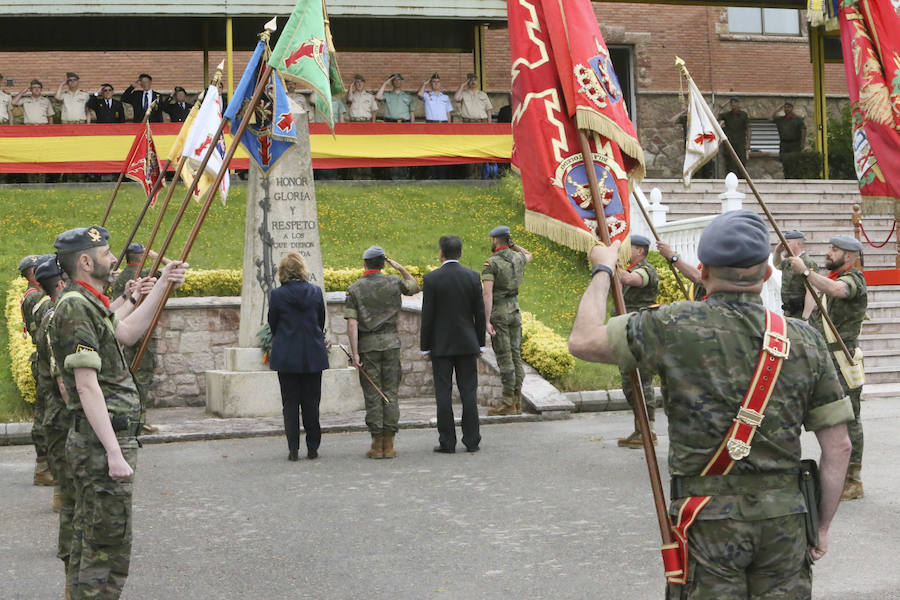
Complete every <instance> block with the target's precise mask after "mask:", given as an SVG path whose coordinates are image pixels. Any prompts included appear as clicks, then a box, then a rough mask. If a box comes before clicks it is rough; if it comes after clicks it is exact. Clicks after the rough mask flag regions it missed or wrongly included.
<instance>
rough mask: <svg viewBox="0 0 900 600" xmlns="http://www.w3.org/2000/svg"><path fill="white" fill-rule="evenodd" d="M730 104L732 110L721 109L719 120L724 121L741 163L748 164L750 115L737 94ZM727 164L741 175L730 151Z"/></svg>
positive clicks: (726, 132)
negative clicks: (743, 108)
mask: <svg viewBox="0 0 900 600" xmlns="http://www.w3.org/2000/svg"><path fill="white" fill-rule="evenodd" d="M729 104H730V105H731V106H730V110H723V111H721V112H720V113H719V120H720V121H722V130H723V131H724V132H725V136H726V137H727V138H728V141H730V142H731V146H732V147H733V148H734V153H735V154H737V155H738V158H740V159H741V163H743V164H747V157H748V152H749V150H750V117H749V116H748V115H747V113H746V112H744V111H743V110H741V99H740V98H738V97H737V96H732V97H731V99H730V100H729ZM725 166H726V168H727V169H728V171H729V172H731V173H734V174H735V175H740V173H741V170H740V168H739V167H738V164H737V163H736V162H734V157H733V156H731V153H730V152H726V154H725Z"/></svg>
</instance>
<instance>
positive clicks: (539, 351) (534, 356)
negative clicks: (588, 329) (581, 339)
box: [522, 312, 575, 379]
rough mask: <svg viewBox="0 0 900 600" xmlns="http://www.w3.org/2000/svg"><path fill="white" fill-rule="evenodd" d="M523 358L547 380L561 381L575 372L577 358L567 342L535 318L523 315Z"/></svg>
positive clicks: (528, 314)
mask: <svg viewBox="0 0 900 600" xmlns="http://www.w3.org/2000/svg"><path fill="white" fill-rule="evenodd" d="M522 358H523V359H524V360H525V362H527V363H528V364H530V365H531V366H532V367H534V368H535V370H536V371H537V372H538V373H540V374H541V375H542V376H543V377H545V378H547V379H559V378H560V377H563V376H564V375H570V374H571V373H572V372H573V371H574V370H575V357H574V356H572V355H571V354H569V345H568V343H567V342H566V340H565V339H564V338H563V337H562V336H560V335H558V334H556V333H555V332H554V331H553V330H552V329H550V328H549V327H547V326H546V325H544V324H543V323H541V322H540V321H538V320H537V319H535V318H534V315H533V314H532V313H530V312H523V313H522Z"/></svg>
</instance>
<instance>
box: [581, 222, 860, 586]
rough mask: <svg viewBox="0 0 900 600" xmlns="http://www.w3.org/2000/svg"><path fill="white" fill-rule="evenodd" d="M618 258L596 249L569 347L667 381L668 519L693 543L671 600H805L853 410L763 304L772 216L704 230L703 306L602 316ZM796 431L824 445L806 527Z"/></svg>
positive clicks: (837, 488)
mask: <svg viewBox="0 0 900 600" xmlns="http://www.w3.org/2000/svg"><path fill="white" fill-rule="evenodd" d="M617 252H618V244H613V246H612V247H610V248H606V247H603V246H596V247H594V248H593V249H592V250H591V253H590V259H591V263H592V264H594V265H595V267H594V275H593V279H592V281H591V283H590V285H589V286H588V289H587V291H586V292H585V294H584V297H583V298H582V300H581V304H580V306H579V307H578V313H577V315H576V317H575V324H574V326H573V329H572V334H571V336H570V338H569V349H570V351H571V352H572V354H574V355H575V356H577V357H579V358H582V359H584V360H589V361H594V362H603V363H611V364H612V363H615V364H618V365H620V366H621V367H623V368H625V369H633V368H635V367H638V368H640V369H641V370H645V369H646V370H649V371H655V372H657V373H659V375H660V377H661V378H662V380H663V381H664V382H665V384H666V385H665V386H664V388H663V389H665V390H666V398H665V403H666V404H665V406H666V410H667V414H668V417H669V446H670V450H669V472H670V473H671V475H672V494H671V495H672V500H671V506H670V515H672V516H673V518H674V520H675V527H676V529H678V530H679V531H681V532H682V533H683V534H684V535H685V536H686V539H687V543H686V544H685V545H683V546H680V547H679V549H678V550H679V556H680V557H681V559H682V563H683V566H684V568H685V569H686V571H687V572H686V574H683V575H675V574H673V575H672V576H671V577H670V580H669V582H670V584H671V585H670V588H669V590H668V592H669V595H668V597H669V598H691V599H694V598H748V597H749V598H761V597H769V596H774V595H777V596H778V597H783V598H809V597H811V595H812V591H811V588H812V581H811V572H810V563H809V561H808V559H807V552H808V551H809V550H811V556H812V557H813V558H814V559H818V558H821V557H822V556H823V555H824V554H825V552H826V550H827V549H828V530H829V527H830V525H831V521H832V518H833V516H834V514H835V511H836V510H837V506H838V503H839V501H840V494H841V487H842V484H843V480H844V473H845V471H846V468H847V462H848V458H849V454H850V440H849V438H848V436H847V428H846V423H849V422H851V421H852V420H853V410H852V407H851V405H850V401H849V400H848V399H847V398H846V397H845V396H844V394H843V393H842V391H841V388H840V384H839V383H838V381H837V375H836V373H835V370H834V367H833V366H832V365H831V361H829V360H826V358H827V356H828V349H827V348H826V346H825V342H824V340H823V339H822V337H821V336H820V335H819V334H818V333H816V331H815V330H814V329H813V328H812V327H810V326H809V325H807V324H806V323H804V322H803V321H801V320H798V319H790V318H787V319H785V318H783V317H781V316H779V315H777V314H775V313H771V312H769V311H766V309H765V308H764V307H763V304H762V299H761V298H760V296H759V294H760V291H761V290H762V285H763V282H764V280H765V279H766V278H767V277H768V276H769V275H770V274H771V267H769V266H768V264H767V262H766V261H767V259H768V257H769V233H768V230H767V228H766V226H765V224H764V223H763V221H762V219H760V217H759V216H758V215H756V214H755V213H753V212H751V211H747V210H740V211H732V212H728V213H725V214H722V215H719V216H718V217H716V218H715V219H714V220H713V221H712V222H711V223H710V224H709V226H708V227H707V228H706V229H705V230H704V232H703V235H702V236H701V238H700V244H699V246H698V255H699V257H700V260H701V261H702V263H703V268H702V272H701V273H702V280H703V283H704V284H705V286H706V288H707V290H708V291H709V296H708V298H707V299H706V300H705V301H703V302H676V303H674V304H671V305H668V306H663V307H660V308H658V309H655V310H642V311H640V312H637V313H630V314H627V315H622V316H616V317H613V318H612V319H610V320H609V323H606V324H605V323H604V321H605V314H606V299H607V292H608V290H609V287H610V283H611V281H610V279H611V277H610V274H611V273H612V269H614V268H615V264H616V258H617ZM741 398H743V399H744V400H743V402H741V401H740V399H741ZM801 427H803V428H805V429H807V430H809V431H814V432H815V433H816V437H817V438H818V442H819V445H820V446H821V448H822V458H821V469H820V472H821V499H820V501H819V506H818V509H819V514H820V521H819V524H818V528H816V527H813V528H812V530H811V531H809V532H807V531H805V527H804V517H805V515H804V514H803V513H804V512H806V511H805V506H804V497H803V495H802V494H801V492H800V487H799V485H798V472H799V469H800V456H801V455H800V450H801V449H800V431H801ZM754 434H755V435H754ZM683 516H687V517H690V518H687V519H682V517H683ZM692 523H693V524H692ZM808 535H809V540H810V542H808V541H807V536H808ZM816 535H817V536H818V537H817V539H816ZM687 582H690V584H689V585H684V584H685V583H687Z"/></svg>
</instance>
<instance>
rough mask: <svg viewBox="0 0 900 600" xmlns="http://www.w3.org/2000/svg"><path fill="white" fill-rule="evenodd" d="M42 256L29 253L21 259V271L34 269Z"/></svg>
mask: <svg viewBox="0 0 900 600" xmlns="http://www.w3.org/2000/svg"><path fill="white" fill-rule="evenodd" d="M39 258H40V257H39V256H38V255H37V254H29V255H28V256H26V257H25V258H23V259H22V260H20V261H19V272H20V273H24V272H25V271H27V270H28V269H33V268H34V267H36V266H37V264H38V259H39Z"/></svg>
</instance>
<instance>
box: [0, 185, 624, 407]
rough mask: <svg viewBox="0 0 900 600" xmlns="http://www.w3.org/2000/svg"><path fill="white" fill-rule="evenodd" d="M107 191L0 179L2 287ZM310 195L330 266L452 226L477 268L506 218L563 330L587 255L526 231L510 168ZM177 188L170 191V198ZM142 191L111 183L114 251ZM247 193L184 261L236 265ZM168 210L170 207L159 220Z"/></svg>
mask: <svg viewBox="0 0 900 600" xmlns="http://www.w3.org/2000/svg"><path fill="white" fill-rule="evenodd" d="M111 192H112V187H111V186H72V187H62V186H59V187H53V186H47V187H35V186H21V187H18V188H16V187H13V186H3V187H2V188H0V206H2V210H0V264H2V265H6V267H5V271H6V273H7V275H6V276H5V277H0V292H2V293H3V296H2V297H4V298H5V294H6V287H7V283H8V279H12V278H13V277H15V276H16V275H17V274H18V272H17V271H16V267H17V265H18V263H19V260H20V259H21V258H22V257H23V256H25V255H27V254H42V253H49V252H52V251H53V240H54V239H55V238H56V235H57V234H58V233H59V232H61V231H64V230H66V229H70V228H72V227H79V226H86V225H90V224H95V223H98V222H99V221H100V219H102V217H103V212H104V210H105V207H106V202H107V201H108V199H109V195H110V194H111ZM316 196H317V202H318V208H319V228H320V236H321V243H322V253H323V260H324V263H325V265H326V266H328V267H333V268H341V267H355V266H359V265H360V263H361V259H360V256H361V254H362V251H363V250H364V249H365V248H366V247H368V246H369V245H371V244H379V245H381V246H384V248H385V249H386V250H387V253H388V255H389V256H391V257H392V258H394V259H395V260H398V261H400V262H401V263H403V264H411V265H419V266H426V265H437V264H438V262H439V261H438V248H437V240H438V238H439V237H440V236H441V235H444V234H455V235H458V236H460V237H461V238H462V240H463V256H462V260H461V262H462V263H463V264H464V265H466V266H468V267H470V268H473V269H475V270H477V271H479V272H480V270H481V265H482V263H483V261H484V258H485V257H486V256H488V255H489V254H490V238H489V237H488V232H489V231H490V230H491V228H493V227H494V226H495V225H498V224H508V225H509V226H510V229H512V232H513V238H514V239H515V240H516V241H517V242H518V243H520V244H521V245H522V246H524V247H525V248H528V250H530V251H531V252H532V253H533V254H534V256H535V260H534V261H533V262H532V263H531V265H529V267H528V269H527V271H526V275H525V285H524V286H523V288H522V290H521V292H520V294H519V300H520V304H521V306H522V309H523V310H527V311H531V312H533V313H535V315H536V316H537V318H538V319H540V320H541V321H543V322H544V323H545V324H546V325H548V326H549V327H551V328H552V329H553V330H554V331H556V332H557V333H559V334H560V335H562V336H564V337H567V336H568V334H569V331H570V329H571V327H572V321H573V319H574V318H575V309H576V308H577V306H578V300H579V299H580V297H581V293H582V292H583V291H584V288H585V286H586V285H587V281H588V276H589V270H588V268H587V262H586V259H585V257H584V255H583V254H581V253H577V252H575V251H573V250H570V249H568V248H565V247H563V246H560V245H558V244H555V243H553V242H550V241H549V240H547V239H546V238H542V237H540V236H536V235H533V234H530V233H527V232H526V231H525V226H524V206H523V204H522V201H521V192H520V188H519V185H518V181H517V180H516V179H515V178H508V179H506V180H504V181H503V182H501V183H499V184H497V185H495V186H491V187H472V186H465V185H427V184H423V185H397V186H382V185H378V186H357V185H346V184H327V185H318V186H317V189H316ZM182 197H183V194H179V193H177V192H176V194H175V197H174V198H173V204H175V203H177V202H180V200H181V198H182ZM143 198H144V197H143V195H142V193H141V190H140V188H139V187H138V186H137V184H132V183H129V184H124V185H123V186H122V189H121V190H120V192H119V197H118V198H117V200H116V203H115V205H114V206H113V209H112V213H111V215H110V218H109V222H108V223H107V227H108V229H109V230H110V233H111V240H112V242H113V243H112V246H113V251H114V252H116V254H118V253H119V252H120V251H121V246H120V244H122V243H124V240H125V238H126V237H127V235H128V232H129V231H130V229H131V227H132V225H133V222H134V219H135V218H136V217H137V214H138V213H139V211H140V208H141V206H142V203H143ZM246 198H247V194H246V186H243V185H235V186H233V187H232V189H231V195H230V197H229V201H228V204H227V206H222V205H221V204H220V203H217V204H216V205H215V206H214V207H213V208H212V210H210V213H209V216H208V217H207V220H206V223H205V224H204V227H203V229H202V230H201V232H200V236H199V237H198V239H197V242H196V243H195V244H194V247H193V250H192V252H191V256H190V257H189V258H188V261H189V262H190V263H191V265H193V266H195V267H198V268H204V269H213V268H240V267H241V263H242V252H243V236H244V212H245V205H246ZM198 210H199V207H198V206H197V205H196V204H192V206H191V207H190V209H189V210H188V212H187V215H186V217H185V223H186V224H185V223H183V224H182V227H181V228H180V229H179V234H178V235H176V237H175V243H174V247H175V248H176V250H170V251H169V252H168V254H169V256H175V255H177V254H178V252H180V250H181V247H182V246H183V244H184V240H185V239H186V238H187V233H188V231H189V230H190V224H192V223H193V221H194V218H195V216H196V214H197V212H198ZM174 212H175V209H174V208H173V207H170V209H169V211H168V216H169V219H168V222H170V221H171V216H172V215H174ZM156 215H157V212H156V209H151V211H150V212H149V213H148V216H147V218H146V219H145V223H144V225H143V226H142V228H141V231H140V233H139V234H138V237H137V239H138V240H146V239H147V237H148V236H149V233H150V229H151V227H152V225H153V222H154V221H155V219H156ZM165 230H167V228H166V229H165ZM157 246H158V244H157ZM0 318H3V317H2V316H0ZM0 325H4V326H5V323H0ZM4 331H5V329H4ZM0 338H2V339H0V421H4V420H16V419H22V418H28V417H29V412H30V411H29V408H28V407H27V406H23V404H22V402H21V400H20V399H19V395H18V390H17V389H16V387H15V385H14V384H13V383H12V380H11V377H10V374H9V356H8V352H7V340H6V336H0ZM555 383H557V384H558V385H559V386H560V387H561V388H563V389H566V390H573V389H605V388H609V387H618V386H619V374H618V371H617V370H616V369H615V367H608V366H605V365H594V364H588V363H583V362H581V361H578V363H577V366H576V370H575V373H574V374H572V375H570V376H567V377H565V378H564V379H563V380H561V381H557V382H555Z"/></svg>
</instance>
